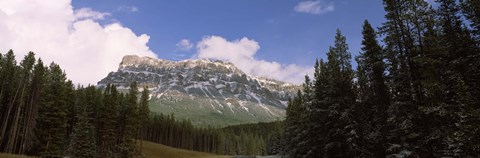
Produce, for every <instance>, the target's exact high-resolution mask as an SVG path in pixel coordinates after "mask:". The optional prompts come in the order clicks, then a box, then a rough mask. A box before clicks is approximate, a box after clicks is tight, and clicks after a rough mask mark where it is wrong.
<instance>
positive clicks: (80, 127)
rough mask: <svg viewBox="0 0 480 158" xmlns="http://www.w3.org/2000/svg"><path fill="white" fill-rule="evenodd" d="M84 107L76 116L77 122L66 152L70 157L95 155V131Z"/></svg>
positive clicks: (79, 157) (80, 157)
mask: <svg viewBox="0 0 480 158" xmlns="http://www.w3.org/2000/svg"><path fill="white" fill-rule="evenodd" d="M89 119H91V118H89V116H88V113H87V110H86V108H84V110H82V112H81V113H80V115H79V116H78V122H77V124H76V125H75V127H74V130H73V134H72V136H71V141H70V144H69V146H68V147H69V149H68V154H67V155H69V156H71V157H74V158H75V157H78V158H82V157H96V156H97V154H96V149H95V147H96V146H95V136H94V135H95V133H94V132H95V131H94V126H93V125H92V123H91V121H89Z"/></svg>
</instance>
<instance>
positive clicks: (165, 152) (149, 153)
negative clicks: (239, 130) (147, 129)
mask: <svg viewBox="0 0 480 158" xmlns="http://www.w3.org/2000/svg"><path fill="white" fill-rule="evenodd" d="M142 153H143V155H144V156H145V157H146V158H230V156H225V155H215V154H211V153H204V152H197V151H191V150H184V149H177V148H173V147H169V146H165V145H161V144H156V143H152V142H148V141H143V147H142ZM0 158H33V157H29V156H22V155H12V154H3V153H0Z"/></svg>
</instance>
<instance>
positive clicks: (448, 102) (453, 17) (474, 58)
mask: <svg viewBox="0 0 480 158" xmlns="http://www.w3.org/2000/svg"><path fill="white" fill-rule="evenodd" d="M437 2H438V3H439V5H440V6H439V7H438V10H437V14H438V22H439V24H440V26H441V27H440V30H441V33H440V41H441V42H442V45H443V47H442V48H441V49H440V52H442V54H444V58H443V61H442V62H443V63H444V64H445V63H446V65H448V67H447V68H445V70H446V71H445V72H444V76H445V79H444V80H443V82H444V85H445V90H446V91H445V92H446V93H445V101H444V103H445V105H444V107H445V108H447V109H448V110H447V115H445V120H447V121H448V123H447V122H444V126H443V128H444V129H447V130H446V131H447V132H445V133H447V135H446V136H445V137H444V142H446V143H448V144H450V145H449V146H447V147H446V148H447V149H446V150H447V151H451V153H453V154H454V155H459V156H478V153H479V150H480V149H479V147H478V145H477V144H475V143H472V142H477V141H479V140H480V138H479V136H478V135H479V134H480V131H479V130H478V129H477V128H475V126H477V124H476V122H478V121H479V118H478V114H480V112H479V110H478V108H476V107H477V105H478V103H479V99H478V97H476V96H478V95H480V90H478V89H479V85H480V82H479V81H478V77H479V73H478V68H479V67H478V66H479V64H478V61H479V60H478V47H476V46H475V42H474V40H473V38H472V37H471V34H470V33H469V30H468V29H467V28H465V27H464V26H463V25H462V24H463V23H464V22H463V21H462V18H461V17H460V16H459V14H460V12H459V11H460V8H459V5H458V4H457V2H456V1H455V0H439V1H437Z"/></svg>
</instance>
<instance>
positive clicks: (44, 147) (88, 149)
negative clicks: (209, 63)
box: [0, 50, 150, 157]
mask: <svg viewBox="0 0 480 158" xmlns="http://www.w3.org/2000/svg"><path fill="white" fill-rule="evenodd" d="M0 81H1V84H0V119H1V124H0V152H5V153H13V154H22V155H36V156H42V157H63V156H69V157H132V156H133V155H135V154H138V153H139V152H138V149H137V148H136V144H135V143H136V142H135V141H136V138H137V137H138V135H140V133H141V130H139V129H141V127H140V124H141V122H146V120H148V119H149V118H148V117H149V116H150V112H149V110H148V89H147V88H144V89H145V90H144V91H143V92H142V94H139V92H138V88H137V85H136V83H132V84H131V86H130V89H129V92H128V93H121V92H119V91H117V89H116V87H115V86H111V85H107V87H106V88H104V89H100V88H97V87H95V86H87V87H83V86H78V87H76V88H75V87H74V85H73V84H72V82H71V81H70V80H67V78H66V75H65V72H64V71H63V70H62V69H61V68H60V66H59V65H57V64H55V63H51V64H50V65H49V66H45V65H44V64H43V61H42V60H41V59H35V54H34V53H33V52H29V53H28V54H27V55H26V56H25V57H24V59H23V60H22V61H21V62H20V63H19V64H17V62H16V60H15V54H14V53H13V51H12V50H10V51H8V53H6V54H0ZM140 95H141V96H140ZM139 98H140V99H139Z"/></svg>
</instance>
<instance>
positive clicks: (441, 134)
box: [285, 0, 480, 158]
mask: <svg viewBox="0 0 480 158" xmlns="http://www.w3.org/2000/svg"><path fill="white" fill-rule="evenodd" d="M436 2H437V3H436V5H437V6H435V7H432V6H430V5H429V4H427V2H425V1H423V0H384V1H383V4H384V7H385V11H386V15H385V18H386V22H385V23H383V24H382V25H381V26H378V27H379V29H378V30H376V29H375V28H374V26H371V25H370V24H369V22H368V21H365V23H364V25H363V32H362V34H363V41H362V52H361V53H360V55H359V56H357V57H356V58H355V59H356V61H357V63H358V66H357V69H356V71H354V70H353V68H352V65H351V54H350V52H349V50H348V45H347V43H346V37H345V36H343V35H342V33H341V31H339V30H337V34H336V36H335V45H334V46H332V47H330V49H329V51H328V52H327V56H328V58H327V59H320V60H317V62H316V64H315V74H314V76H313V79H310V78H309V77H308V76H307V77H306V79H305V83H304V89H303V91H302V92H299V93H298V96H297V97H296V98H294V99H293V100H291V101H290V102H289V106H288V109H287V119H286V121H285V124H286V127H285V137H286V139H285V141H286V144H287V150H286V151H287V153H288V154H289V155H290V157H293V158H296V157H312V158H314V157H315V158H316V157H479V156H480V155H479V153H480V144H479V142H480V100H479V98H480V97H479V96H480V47H479V46H480V3H479V2H480V1H478V0H460V2H458V1H455V0H437V1H436ZM379 37H380V38H379ZM379 40H381V42H380V41H379Z"/></svg>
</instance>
